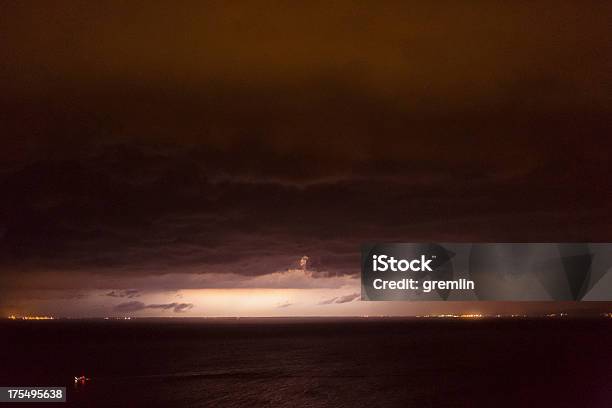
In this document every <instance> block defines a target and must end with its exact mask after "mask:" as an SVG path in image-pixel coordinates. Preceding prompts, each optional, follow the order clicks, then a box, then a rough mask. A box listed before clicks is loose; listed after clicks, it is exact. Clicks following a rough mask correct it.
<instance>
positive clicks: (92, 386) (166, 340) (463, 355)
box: [0, 318, 612, 408]
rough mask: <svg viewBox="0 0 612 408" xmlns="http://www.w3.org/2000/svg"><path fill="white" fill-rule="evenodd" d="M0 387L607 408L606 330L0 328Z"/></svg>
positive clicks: (88, 396) (193, 402)
mask: <svg viewBox="0 0 612 408" xmlns="http://www.w3.org/2000/svg"><path fill="white" fill-rule="evenodd" d="M81 375H84V376H86V377H88V378H90V380H89V381H87V382H86V383H85V384H79V385H75V384H74V377H75V376H81ZM0 386H64V387H67V401H66V402H65V403H53V404H46V403H36V404H23V403H20V404H15V405H16V406H18V407H24V406H36V407H40V406H74V407H291V408H297V407H351V408H353V407H368V408H370V407H418V408H427V407H506V406H508V407H555V408H557V407H572V408H573V407H595V408H598V407H602V408H603V407H606V408H609V407H612V319H604V318H580V319H572V318H558V319H528V318H521V319H415V318H349V319H341V318H331V319H324V318H299V319H297V318H295V319H293V318H287V319H277V318H268V319H258V318H252V319H251V318H249V319H186V318H185V319H183V318H175V319H171V318H168V319H132V320H103V319H91V320H80V319H74V320H64V319H60V320H53V321H8V320H6V321H2V322H1V323H0ZM4 406H9V405H8V404H2V403H0V408H2V407H4Z"/></svg>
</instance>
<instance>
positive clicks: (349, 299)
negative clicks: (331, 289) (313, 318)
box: [318, 293, 361, 305]
mask: <svg viewBox="0 0 612 408" xmlns="http://www.w3.org/2000/svg"><path fill="white" fill-rule="evenodd" d="M360 296H361V295H360V294H359V293H351V294H349V295H344V296H337V297H333V298H331V299H326V300H323V301H321V302H319V303H318V304H319V305H331V304H334V303H349V302H352V301H353V300H355V299H358V298H359V297H360Z"/></svg>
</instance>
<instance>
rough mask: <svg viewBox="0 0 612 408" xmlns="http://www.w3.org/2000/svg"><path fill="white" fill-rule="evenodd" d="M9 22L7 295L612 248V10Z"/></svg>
mask: <svg viewBox="0 0 612 408" xmlns="http://www.w3.org/2000/svg"><path fill="white" fill-rule="evenodd" d="M550 10H554V11H550ZM143 13H144V14H143ZM2 14H3V16H5V19H4V21H5V22H6V24H3V28H2V29H0V30H2V35H0V45H1V46H2V49H4V50H6V52H5V56H6V58H5V61H4V63H3V66H2V68H0V85H2V88H3V90H4V91H3V93H2V95H1V96H0V108H1V110H2V112H3V113H2V115H1V116H0V123H1V126H2V134H3V148H2V149H0V192H1V195H2V198H3V199H2V200H1V201H0V286H3V287H7V288H11V287H14V288H19V287H22V286H23V287H31V286H36V287H53V285H54V282H56V280H53V279H46V280H41V279H38V277H37V275H36V274H37V273H42V272H45V273H46V272H54V271H58V272H65V273H71V274H75V276H76V275H77V274H81V275H82V280H83V281H88V280H89V278H88V277H89V275H88V274H89V273H93V272H95V273H97V274H101V275H103V276H107V277H108V278H109V279H110V278H113V279H116V280H117V281H119V283H120V281H121V279H126V278H128V277H133V276H148V275H162V274H165V273H179V274H180V273H227V272H232V273H237V274H239V275H243V276H245V277H252V276H258V275H262V274H267V273H270V272H274V271H283V270H286V269H288V268H292V267H295V262H296V261H297V260H299V258H300V257H301V256H303V255H308V256H309V257H310V259H312V269H313V271H312V272H313V275H312V276H313V277H314V278H325V277H327V276H336V275H343V274H355V273H356V272H357V268H358V265H359V253H358V251H359V247H360V244H361V243H363V242H372V241H427V240H432V241H574V240H575V241H583V240H586V241H589V240H591V241H597V240H606V239H609V230H610V223H611V220H610V215H609V214H610V202H611V199H612V196H611V190H610V189H609V180H610V177H612V172H611V171H610V166H609V163H608V161H609V160H608V151H609V150H610V147H612V146H610V142H609V138H608V137H607V135H608V134H610V130H611V129H610V121H609V117H610V113H611V112H610V109H611V108H610V104H609V98H608V95H607V92H606V90H605V85H606V84H609V83H610V72H609V69H608V66H609V61H610V59H609V58H610V57H609V56H610V55H612V53H611V52H610V43H609V41H607V39H608V37H609V35H608V31H609V24H608V22H609V17H610V9H609V7H607V6H605V5H603V4H601V3H592V4H589V5H588V6H585V5H584V4H582V3H577V2H576V3H571V2H567V3H565V2H564V3H563V5H562V6H559V5H558V4H557V3H550V4H547V5H545V4H544V3H538V4H537V5H529V6H527V5H520V4H505V5H503V4H490V5H486V4H483V5H480V6H475V5H457V4H445V5H427V4H426V3H423V4H420V5H410V6H408V5H406V6H402V5H397V4H395V5H394V6H393V7H390V6H388V5H384V4H382V5H380V6H378V5H371V6H368V7H365V6H363V7H356V6H355V5H352V4H349V3H342V2H341V3H338V4H337V6H335V7H334V8H333V9H331V10H330V9H329V8H328V7H327V6H326V7H325V8H324V10H323V9H321V8H319V7H318V6H314V5H301V6H297V5H291V6H290V7H289V6H283V7H280V8H278V7H276V6H275V7H271V8H270V9H269V10H268V11H267V12H265V13H262V12H261V7H260V6H259V5H256V4H244V5H241V6H238V5H235V6H232V5H222V4H217V5H214V6H213V5H208V6H205V5H201V4H193V5H192V7H189V8H188V9H184V8H181V7H177V8H174V9H172V10H168V8H167V7H161V6H160V7H158V6H157V5H150V6H149V7H147V8H146V10H141V7H140V6H136V5H129V4H128V5H126V4H122V5H121V6H119V5H111V4H100V5H89V6H88V5H87V3H83V4H82V5H74V4H70V6H68V5H66V4H63V3H61V2H58V3H53V4H48V3H38V4H36V5H33V6H32V7H31V8H30V9H26V5H25V3H24V4H20V3H14V4H4V5H2ZM458 16H461V17H460V18H459V17H458ZM308 19H312V20H313V21H317V27H318V28H317V29H316V30H314V31H313V29H312V25H311V24H310V23H306V21H307V20H308ZM84 284H85V283H84ZM110 287H114V288H120V287H122V286H121V285H120V284H118V285H116V286H110ZM127 297H129V296H127ZM139 303H140V302H128V303H126V304H125V305H129V304H132V305H133V306H132V307H138V304H139ZM126 307H128V308H129V307H130V306H126ZM143 307H146V306H143Z"/></svg>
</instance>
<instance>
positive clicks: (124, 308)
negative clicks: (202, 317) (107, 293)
mask: <svg viewBox="0 0 612 408" xmlns="http://www.w3.org/2000/svg"><path fill="white" fill-rule="evenodd" d="M191 308H193V304H191V303H176V302H172V303H155V304H150V305H146V304H144V303H143V302H138V301H130V302H125V303H120V304H118V305H116V306H115V308H114V309H115V311H116V312H139V311H141V310H145V309H158V310H172V311H173V312H174V313H182V312H185V311H187V310H189V309H191Z"/></svg>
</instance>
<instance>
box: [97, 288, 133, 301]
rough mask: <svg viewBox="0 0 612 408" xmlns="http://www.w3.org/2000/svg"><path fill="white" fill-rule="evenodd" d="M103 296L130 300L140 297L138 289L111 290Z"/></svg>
mask: <svg viewBox="0 0 612 408" xmlns="http://www.w3.org/2000/svg"><path fill="white" fill-rule="evenodd" d="M105 296H110V297H119V298H124V297H126V298H130V299H131V298H135V297H138V296H140V291H139V290H138V289H125V290H111V291H110V292H108V293H106V294H105Z"/></svg>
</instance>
